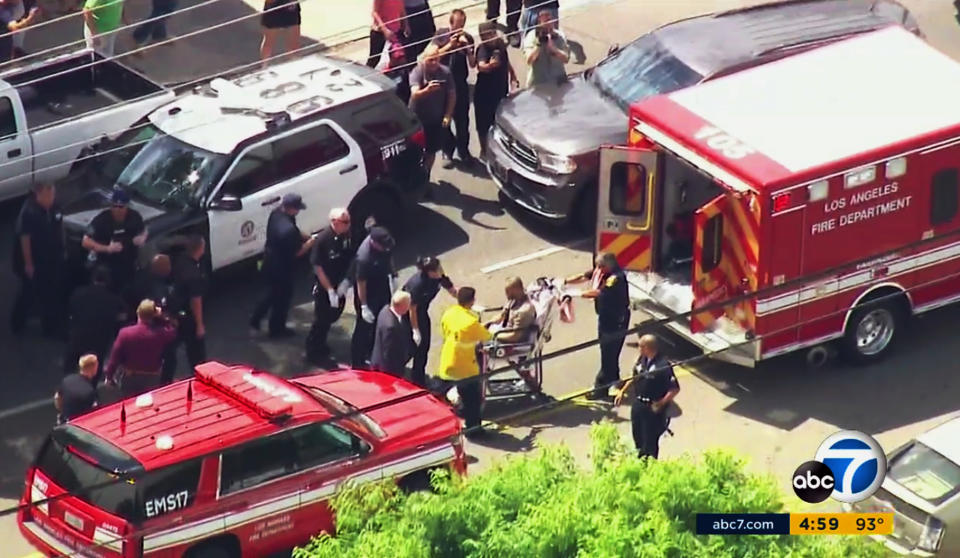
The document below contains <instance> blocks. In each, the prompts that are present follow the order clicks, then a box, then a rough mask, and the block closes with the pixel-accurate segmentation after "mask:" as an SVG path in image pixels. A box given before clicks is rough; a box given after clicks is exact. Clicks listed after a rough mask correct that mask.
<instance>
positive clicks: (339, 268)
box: [306, 207, 357, 365]
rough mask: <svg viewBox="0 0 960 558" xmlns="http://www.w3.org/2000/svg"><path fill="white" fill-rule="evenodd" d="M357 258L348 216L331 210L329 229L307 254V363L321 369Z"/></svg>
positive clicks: (335, 209)
mask: <svg viewBox="0 0 960 558" xmlns="http://www.w3.org/2000/svg"><path fill="white" fill-rule="evenodd" d="M356 254H357V246H356V244H355V243H354V242H353V238H352V236H351V235H350V213H349V212H348V211H347V210H346V209H343V208H342V207H337V208H334V209H331V210H330V226H329V227H326V228H325V229H323V230H322V231H320V233H319V234H317V241H316V243H315V244H314V245H313V249H312V250H310V265H311V266H313V273H314V284H313V325H311V326H310V333H308V334H307V342H306V356H307V361H308V362H311V363H313V364H317V365H322V364H325V363H326V362H325V361H326V360H327V359H328V358H330V347H329V346H328V345H327V335H328V334H329V333H330V326H331V325H333V322H335V321H337V319H338V318H339V317H340V314H341V313H343V307H344V305H345V302H346V300H345V295H346V291H347V289H349V288H350V283H349V281H347V280H346V278H347V271H348V270H349V269H350V264H351V263H353V258H354V256H356Z"/></svg>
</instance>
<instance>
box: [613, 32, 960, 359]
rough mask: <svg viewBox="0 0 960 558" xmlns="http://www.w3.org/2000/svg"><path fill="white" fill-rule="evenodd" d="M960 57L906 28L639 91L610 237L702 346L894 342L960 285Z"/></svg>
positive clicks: (749, 350) (619, 162)
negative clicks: (648, 94)
mask: <svg viewBox="0 0 960 558" xmlns="http://www.w3.org/2000/svg"><path fill="white" fill-rule="evenodd" d="M957 91H960V64H958V63H957V62H955V61H954V60H952V59H950V58H949V57H947V56H946V55H945V54H943V53H941V52H939V51H938V50H936V49H935V48H933V47H932V46H930V45H929V44H927V43H925V42H924V41H923V40H922V39H920V38H918V37H916V36H914V35H912V34H910V33H909V32H907V31H904V30H903V29H900V28H889V29H885V30H881V31H877V32H874V33H870V34H866V35H862V36H859V37H856V38H852V39H848V40H845V41H842V42H838V43H835V44H831V45H827V46H823V47H821V48H819V49H815V50H811V51H809V52H805V53H801V54H797V55H795V56H792V57H789V58H785V59H783V60H779V61H776V62H772V63H770V64H767V65H764V66H759V67H756V68H752V69H748V70H745V71H743V72H739V73H736V74H732V75H730V76H726V77H722V78H719V79H716V80H713V81H709V82H705V83H703V84H700V85H696V86H694V87H691V88H688V89H684V90H681V91H677V92H675V93H672V94H669V95H663V96H659V97H654V98H650V99H647V100H644V101H642V102H640V103H638V104H636V105H634V106H633V107H632V108H631V127H630V131H629V138H630V139H629V146H626V147H608V148H604V149H603V151H602V154H601V170H600V184H601V185H602V188H601V189H600V199H599V210H598V224H597V235H596V246H595V248H596V250H598V251H608V252H613V253H615V254H616V255H617V257H618V259H619V261H620V263H621V264H622V265H623V266H624V268H625V269H626V270H628V277H629V281H630V286H631V296H632V298H633V299H634V303H635V305H637V306H640V307H643V308H644V309H646V310H647V311H648V312H649V313H650V314H651V315H653V316H654V317H655V318H664V317H668V316H672V315H675V314H681V315H682V316H683V317H684V319H682V320H678V321H673V322H671V323H670V324H669V326H668V327H670V328H671V329H672V330H674V331H675V332H677V333H679V334H680V335H682V336H683V337H686V338H687V339H688V340H690V341H691V342H693V343H694V344H696V345H698V346H699V347H701V348H702V349H703V350H704V352H705V353H707V354H709V355H711V356H714V357H716V358H718V359H722V360H726V361H729V362H733V363H737V364H741V365H745V366H753V365H754V364H755V363H756V362H758V361H761V360H764V359H768V358H770V357H774V356H777V355H781V354H784V353H789V352H792V351H796V350H800V349H805V348H809V349H811V353H810V356H811V358H812V359H814V360H819V359H821V358H822V357H823V355H825V354H826V351H825V347H826V346H827V344H828V343H831V342H837V343H839V344H840V347H841V348H842V349H843V351H844V352H845V353H846V355H848V356H849V357H851V358H852V359H854V360H858V361H871V360H874V359H877V358H879V357H881V356H882V355H884V354H885V353H887V352H888V351H889V350H890V349H891V348H892V347H893V346H894V345H895V342H896V340H897V338H898V336H900V335H901V334H902V333H903V329H904V325H905V322H906V321H907V319H908V318H909V317H910V316H911V315H913V314H919V313H921V312H925V311H927V310H931V309H933V308H937V307H939V306H942V305H944V304H947V303H949V302H952V301H955V300H957V299H960V277H958V273H960V237H958V234H957V233H958V229H960V218H958V204H960V194H958V182H960V100H958V98H957Z"/></svg>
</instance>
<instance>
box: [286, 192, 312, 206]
mask: <svg viewBox="0 0 960 558" xmlns="http://www.w3.org/2000/svg"><path fill="white" fill-rule="evenodd" d="M280 203H281V204H282V205H283V207H296V208H297V209H306V208H307V206H306V205H305V204H304V203H303V198H301V197H300V194H292V193H291V194H284V195H283V200H282V201H281V202H280Z"/></svg>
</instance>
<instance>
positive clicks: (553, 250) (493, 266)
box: [480, 238, 591, 274]
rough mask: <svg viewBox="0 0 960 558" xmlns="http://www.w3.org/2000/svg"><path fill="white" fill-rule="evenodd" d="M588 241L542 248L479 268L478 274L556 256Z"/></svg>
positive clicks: (583, 239) (581, 240) (582, 240)
mask: <svg viewBox="0 0 960 558" xmlns="http://www.w3.org/2000/svg"><path fill="white" fill-rule="evenodd" d="M590 241H591V239H590V238H581V239H580V240H577V241H574V242H571V243H569V244H566V245H564V246H551V247H550V248H544V249H543V250H537V251H536V252H532V253H530V254H526V255H523V256H518V257H516V258H512V259H509V260H504V261H502V262H497V263H495V264H490V265H488V266H486V267H481V268H480V273H484V274H486V273H493V272H494V271H500V270H501V269H506V268H508V267H512V266H515V265H517V264H522V263H526V262H529V261H533V260H535V259H537V258H544V257H546V256H549V255H551V254H556V253H557V252H563V251H564V250H568V249H570V248H576V247H578V246H580V245H582V244H586V243H588V242H590Z"/></svg>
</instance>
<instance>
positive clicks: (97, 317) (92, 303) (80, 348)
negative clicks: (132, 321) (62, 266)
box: [63, 266, 133, 379]
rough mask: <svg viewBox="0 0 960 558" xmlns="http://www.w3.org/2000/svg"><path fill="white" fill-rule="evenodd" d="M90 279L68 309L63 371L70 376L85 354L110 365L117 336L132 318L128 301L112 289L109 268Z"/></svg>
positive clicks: (75, 291) (72, 295) (99, 268)
mask: <svg viewBox="0 0 960 558" xmlns="http://www.w3.org/2000/svg"><path fill="white" fill-rule="evenodd" d="M90 279H91V283H90V284H89V285H84V286H82V287H78V288H77V289H75V290H74V291H73V294H71V295H70V302H69V304H68V306H67V307H68V309H69V312H70V316H69V326H68V330H67V350H66V354H65V355H64V359H63V365H64V372H67V373H69V372H70V371H72V370H74V367H75V366H76V364H77V361H78V360H79V359H80V357H81V356H82V355H86V354H92V355H94V356H95V357H96V358H97V360H98V362H101V363H105V362H107V354H108V352H109V350H110V345H111V343H113V338H114V336H116V334H117V331H118V330H119V329H120V326H121V325H122V324H123V323H124V322H125V321H126V320H127V319H128V317H129V316H132V315H133V314H132V313H129V312H128V306H127V304H126V303H125V301H124V300H123V299H122V298H120V297H119V296H118V295H117V294H115V293H113V292H112V291H111V290H110V289H109V287H108V284H109V283H110V271H109V270H108V269H107V268H105V267H103V266H100V267H96V268H94V270H93V272H92V273H91V276H90ZM99 377H100V375H99V373H98V374H97V378H98V379H99Z"/></svg>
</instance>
